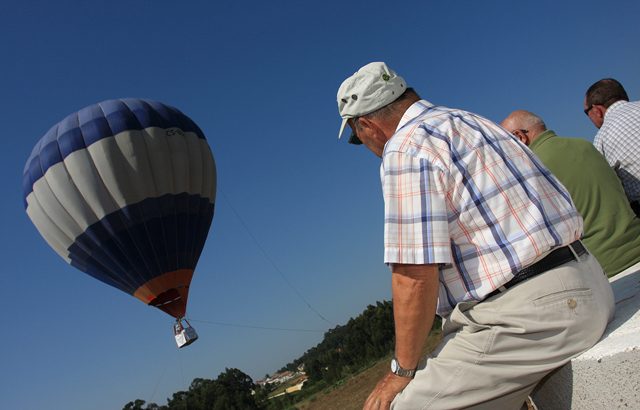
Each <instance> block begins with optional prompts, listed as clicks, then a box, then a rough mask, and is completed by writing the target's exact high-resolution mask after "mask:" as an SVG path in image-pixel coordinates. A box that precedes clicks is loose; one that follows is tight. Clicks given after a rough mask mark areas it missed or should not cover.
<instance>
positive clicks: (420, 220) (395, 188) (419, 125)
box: [380, 100, 582, 315]
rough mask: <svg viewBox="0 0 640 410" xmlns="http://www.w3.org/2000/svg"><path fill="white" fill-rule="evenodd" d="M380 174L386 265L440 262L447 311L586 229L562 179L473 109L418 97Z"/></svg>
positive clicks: (441, 310)
mask: <svg viewBox="0 0 640 410" xmlns="http://www.w3.org/2000/svg"><path fill="white" fill-rule="evenodd" d="M380 176H381V180H382V188H383V194H384V200H385V239H384V241H385V243H384V252H385V254H384V259H385V262H386V263H388V264H395V263H401V264H438V265H440V291H439V298H438V314H440V315H446V314H448V313H449V312H450V311H451V310H452V309H453V307H454V306H455V305H456V304H457V303H459V302H462V301H470V300H482V299H483V298H484V297H485V296H486V295H487V294H489V293H490V292H492V291H493V290H495V289H496V288H498V287H500V286H502V285H503V284H504V283H506V282H508V281H509V280H510V279H512V278H513V275H514V274H515V273H516V272H518V271H519V270H521V269H522V268H525V267H527V266H529V265H531V264H532V263H534V262H535V261H537V260H538V259H540V258H541V257H542V256H544V255H545V254H546V253H548V252H549V251H550V250H551V249H553V248H555V247H558V246H563V245H567V244H569V243H571V242H573V241H575V240H576V239H579V238H580V236H581V235H582V218H581V217H580V215H579V214H578V212H577V211H576V209H575V207H574V205H573V203H572V201H571V197H570V196H569V194H568V192H567V191H566V189H565V188H564V187H563V186H562V185H561V184H560V182H558V180H557V179H556V178H555V177H553V176H552V175H551V173H550V172H549V171H548V170H547V169H546V168H545V167H544V166H543V165H542V164H541V163H540V162H539V161H538V160H537V159H536V158H535V156H534V155H533V154H532V153H531V151H529V150H528V149H527V148H526V147H524V146H523V145H522V144H521V143H520V142H519V141H517V140H516V138H515V137H513V136H512V135H511V134H509V133H508V132H507V131H505V130H504V129H502V128H501V127H499V126H498V125H496V124H494V123H492V122H491V121H488V120H487V119H485V118H482V117H480V116H478V115H475V114H472V113H469V112H465V111H461V110H453V109H449V108H445V107H439V106H434V105H432V104H431V103H429V102H427V101H425V100H421V101H418V102H416V103H414V104H413V105H412V106H411V107H410V108H409V109H408V110H407V112H406V113H405V114H404V116H403V118H402V120H401V121H400V124H399V125H398V129H397V130H396V133H395V134H394V135H393V137H392V138H391V139H390V140H389V141H388V142H387V144H386V146H385V149H384V153H383V156H382V166H381V169H380Z"/></svg>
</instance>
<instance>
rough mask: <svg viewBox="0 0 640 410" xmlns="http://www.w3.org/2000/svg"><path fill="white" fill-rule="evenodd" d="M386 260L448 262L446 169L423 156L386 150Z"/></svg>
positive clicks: (408, 262)
mask: <svg viewBox="0 0 640 410" xmlns="http://www.w3.org/2000/svg"><path fill="white" fill-rule="evenodd" d="M381 179H382V191H383V195H384V203H385V224H384V225H385V235H384V238H385V239H384V241H385V243H384V248H385V249H384V259H385V263H387V264H393V263H404V264H440V263H451V260H452V258H451V244H450V235H449V227H448V217H447V207H446V186H447V184H446V181H447V177H446V174H445V172H444V171H443V170H442V169H440V168H438V167H436V166H434V165H433V164H432V163H430V161H429V160H428V159H426V158H420V157H417V156H413V155H410V154H406V153H402V152H389V153H385V154H384V157H383V162H382V168H381Z"/></svg>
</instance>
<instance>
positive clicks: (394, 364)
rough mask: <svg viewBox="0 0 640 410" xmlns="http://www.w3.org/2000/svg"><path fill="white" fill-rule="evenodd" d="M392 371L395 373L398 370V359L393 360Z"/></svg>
mask: <svg viewBox="0 0 640 410" xmlns="http://www.w3.org/2000/svg"><path fill="white" fill-rule="evenodd" d="M391 371H392V372H393V373H395V372H397V371H398V361H397V360H396V359H393V360H391Z"/></svg>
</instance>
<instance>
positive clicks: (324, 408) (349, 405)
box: [295, 331, 440, 410]
mask: <svg viewBox="0 0 640 410" xmlns="http://www.w3.org/2000/svg"><path fill="white" fill-rule="evenodd" d="M439 342H440V332H439V331H438V332H432V333H431V335H430V336H429V339H428V340H427V344H426V346H425V353H429V352H431V351H433V349H434V348H435V347H436V346H437V344H438V343H439ZM390 361H391V356H389V357H386V358H384V359H381V360H380V361H379V362H377V363H376V364H374V365H373V366H371V367H369V368H368V369H366V370H363V371H362V372H360V373H358V374H356V375H355V376H353V377H351V378H349V379H346V380H343V381H342V383H339V385H337V386H332V387H330V388H327V389H325V390H323V391H321V392H318V393H316V394H315V395H313V396H311V397H310V398H308V399H307V400H305V401H302V402H300V403H297V404H296V405H295V406H296V408H297V409H299V410H335V409H342V410H351V409H361V408H362V405H363V404H364V402H365V400H366V399H367V397H368V396H369V393H371V391H372V390H373V388H374V387H375V385H376V383H378V381H379V380H380V379H381V378H382V377H383V376H384V375H385V374H386V373H387V372H388V371H389V363H390Z"/></svg>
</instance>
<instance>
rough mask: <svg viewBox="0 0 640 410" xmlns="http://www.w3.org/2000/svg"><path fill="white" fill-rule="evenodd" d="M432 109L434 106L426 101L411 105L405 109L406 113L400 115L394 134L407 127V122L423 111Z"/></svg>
mask: <svg viewBox="0 0 640 410" xmlns="http://www.w3.org/2000/svg"><path fill="white" fill-rule="evenodd" d="M433 107H434V105H433V104H431V103H430V102H429V101H427V100H418V101H416V102H414V103H413V104H411V106H410V107H409V108H407V111H405V112H404V114H403V115H402V118H400V122H399V123H398V126H397V127H396V132H398V130H399V129H400V128H402V127H404V126H405V125H407V123H408V122H410V121H411V120H413V119H414V118H416V117H418V116H420V115H421V114H423V113H424V112H425V111H427V110H429V109H431V108H433Z"/></svg>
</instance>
